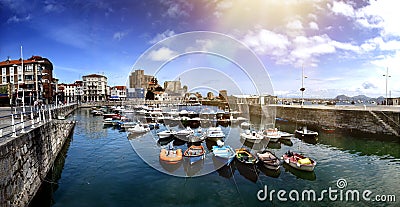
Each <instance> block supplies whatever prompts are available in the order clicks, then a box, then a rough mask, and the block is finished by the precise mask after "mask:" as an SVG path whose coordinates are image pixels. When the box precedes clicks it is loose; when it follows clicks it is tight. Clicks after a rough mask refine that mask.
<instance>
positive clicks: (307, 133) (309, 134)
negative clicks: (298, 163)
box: [296, 126, 318, 138]
mask: <svg viewBox="0 0 400 207" xmlns="http://www.w3.org/2000/svg"><path fill="white" fill-rule="evenodd" d="M296 136H298V137H300V138H303V137H306V138H315V137H316V136H318V132H315V131H311V130H308V129H307V127H306V126H303V127H300V128H299V129H297V130H296Z"/></svg>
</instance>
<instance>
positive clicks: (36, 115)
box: [0, 104, 76, 142]
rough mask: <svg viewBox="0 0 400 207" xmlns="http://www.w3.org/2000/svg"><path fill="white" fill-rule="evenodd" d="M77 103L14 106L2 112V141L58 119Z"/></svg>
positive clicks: (0, 122) (0, 138)
mask: <svg viewBox="0 0 400 207" xmlns="http://www.w3.org/2000/svg"><path fill="white" fill-rule="evenodd" d="M75 105H76V104H67V105H42V106H37V107H32V106H29V107H24V108H23V107H13V109H11V110H4V109H3V110H2V111H0V113H1V114H2V116H0V142H1V141H3V140H4V139H6V138H9V137H17V136H19V135H21V134H24V133H26V132H27V131H30V130H32V129H34V128H36V127H38V126H41V125H42V124H45V123H47V122H50V121H52V120H53V119H57V116H58V115H59V114H62V115H67V114H63V113H66V112H67V111H69V110H71V109H72V107H74V106H75Z"/></svg>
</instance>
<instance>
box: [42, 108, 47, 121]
mask: <svg viewBox="0 0 400 207" xmlns="http://www.w3.org/2000/svg"><path fill="white" fill-rule="evenodd" d="M42 113H43V123H46V115H45V114H44V110H43V111H42Z"/></svg>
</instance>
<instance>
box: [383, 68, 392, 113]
mask: <svg viewBox="0 0 400 207" xmlns="http://www.w3.org/2000/svg"><path fill="white" fill-rule="evenodd" d="M383 76H386V95H385V105H388V94H387V92H388V78H390V77H392V76H390V75H389V67H386V74H385V75H383Z"/></svg>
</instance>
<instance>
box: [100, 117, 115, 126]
mask: <svg viewBox="0 0 400 207" xmlns="http://www.w3.org/2000/svg"><path fill="white" fill-rule="evenodd" d="M113 123H114V121H113V119H112V118H105V119H104V120H103V124H104V126H112V125H113Z"/></svg>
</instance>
